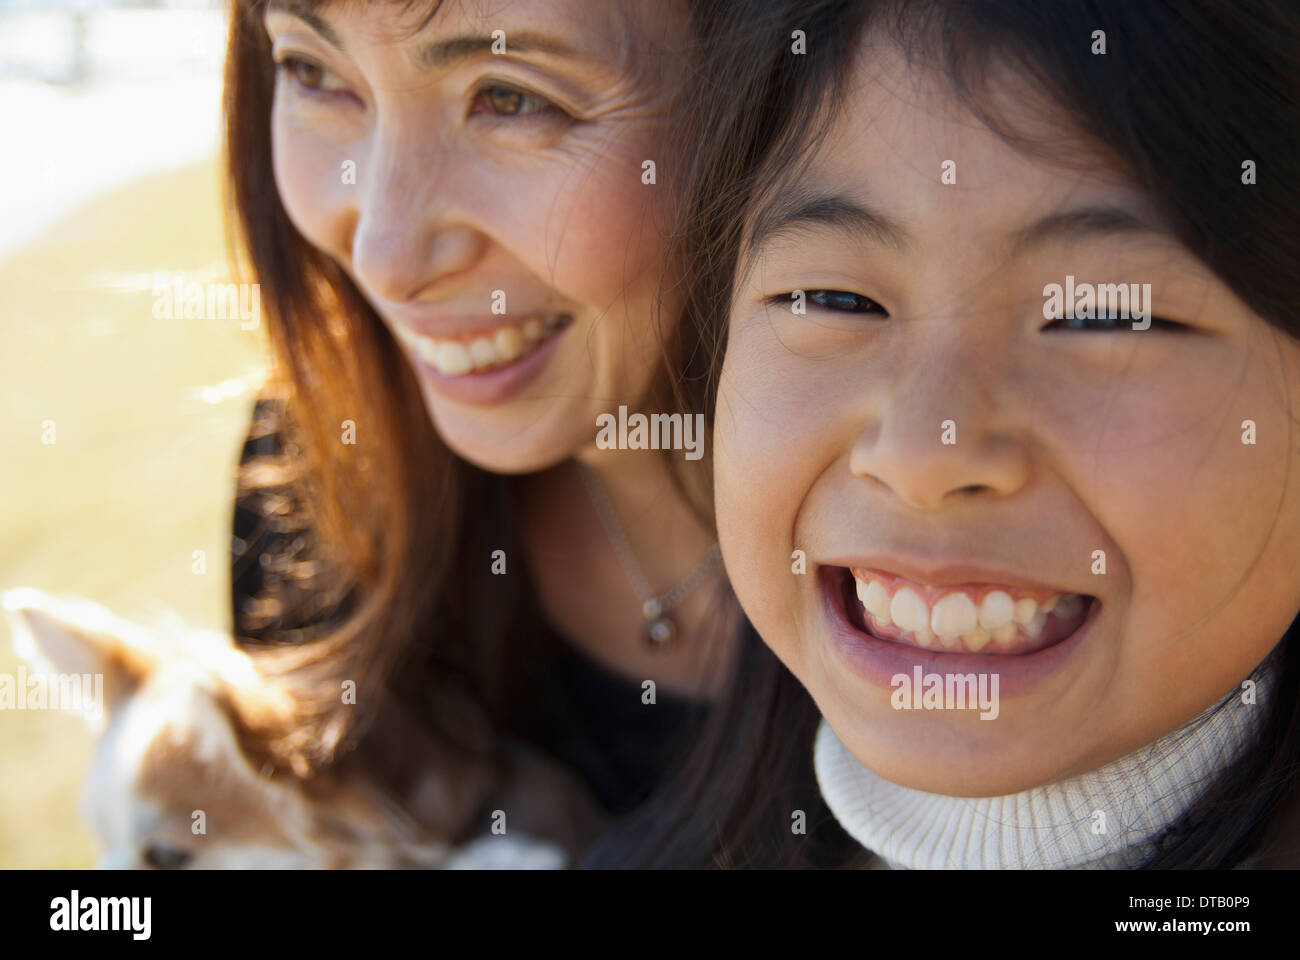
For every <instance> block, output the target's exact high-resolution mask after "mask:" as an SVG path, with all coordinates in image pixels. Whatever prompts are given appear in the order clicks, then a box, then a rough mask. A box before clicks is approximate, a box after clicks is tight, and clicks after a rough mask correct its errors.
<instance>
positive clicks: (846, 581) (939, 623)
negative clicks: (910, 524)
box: [824, 567, 1096, 656]
mask: <svg viewBox="0 0 1300 960" xmlns="http://www.w3.org/2000/svg"><path fill="white" fill-rule="evenodd" d="M824 569H826V570H829V571H831V572H832V574H833V576H835V577H836V578H837V595H838V596H839V598H840V600H841V601H842V602H843V604H844V614H845V616H846V618H847V619H848V621H849V623H851V624H852V625H853V626H854V627H856V628H857V629H858V630H861V631H862V632H863V633H866V634H869V635H870V636H873V637H875V638H877V639H879V640H885V641H888V642H890V643H901V644H906V645H908V646H913V647H920V648H922V649H927V650H934V651H936V652H940V651H944V650H949V651H952V652H953V653H985V654H1001V655H1006V656H1015V655H1018V654H1029V653H1035V652H1037V651H1039V650H1044V649H1046V648H1047V647H1051V646H1054V645H1055V644H1057V643H1060V642H1061V641H1062V640H1064V639H1065V638H1066V637H1068V636H1070V635H1071V634H1072V633H1074V632H1075V631H1076V630H1078V629H1079V627H1080V626H1082V625H1083V623H1084V621H1085V620H1087V619H1088V614H1089V611H1090V609H1091V606H1092V603H1093V601H1094V600H1095V599H1096V598H1094V597H1091V596H1088V595H1087V594H1081V593H1048V592H1045V591H1041V590H1026V589H1023V588H1019V587H1012V586H1004V585H999V584H991V583H969V584H961V585H958V586H949V587H935V586H929V585H926V584H921V583H917V582H915V581H912V580H907V579H905V578H903V577H899V576H895V575H893V574H889V573H885V572H884V571H880V570H869V569H862V568H856V567H855V568H849V567H828V568H824Z"/></svg>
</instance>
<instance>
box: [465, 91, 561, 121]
mask: <svg viewBox="0 0 1300 960" xmlns="http://www.w3.org/2000/svg"><path fill="white" fill-rule="evenodd" d="M470 113H472V114H473V113H488V114H492V115H493V116H497V117H529V116H537V115H540V114H546V113H554V114H555V115H557V116H559V115H564V116H567V114H565V112H564V111H563V110H561V109H560V108H559V107H557V106H556V105H555V104H553V103H551V101H549V100H547V99H545V98H544V97H539V96H538V95H537V94H535V93H528V92H527V91H525V90H518V89H516V88H515V87H507V86H504V85H502V84H493V85H492V86H490V87H484V88H483V89H482V90H480V91H479V92H478V93H477V94H475V96H474V103H473V105H472V106H471V108H470Z"/></svg>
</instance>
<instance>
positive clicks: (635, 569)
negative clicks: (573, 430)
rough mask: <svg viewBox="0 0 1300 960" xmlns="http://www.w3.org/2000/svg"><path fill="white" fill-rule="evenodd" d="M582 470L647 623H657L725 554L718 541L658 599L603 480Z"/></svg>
mask: <svg viewBox="0 0 1300 960" xmlns="http://www.w3.org/2000/svg"><path fill="white" fill-rule="evenodd" d="M578 470H579V472H580V473H581V474H582V481H583V483H584V484H585V485H586V487H587V494H588V496H590V497H591V503H592V506H594V507H595V508H596V515H597V516H598V517H599V518H600V525H601V526H602V527H604V528H605V535H606V536H607V537H609V541H610V544H611V545H612V546H613V547H614V552H615V553H617V554H618V559H619V563H621V564H622V565H623V572H624V573H626V574H627V578H628V579H629V580H631V581H632V587H633V589H635V590H636V593H637V596H638V597H640V598H641V614H642V616H644V617H645V618H646V620H656V619H658V618H660V617H662V616H663V615H664V614H665V613H667V612H668V611H669V610H671V609H672V608H673V607H674V606H676V605H677V603H678V602H679V601H680V600H681V599H682V598H683V597H685V596H686V595H687V594H688V593H690V592H691V590H693V589H694V588H695V586H696V585H697V584H698V583H699V582H700V580H701V579H703V577H704V575H705V574H707V573H708V572H709V571H710V570H711V569H713V567H715V566H717V564H718V563H719V561H721V559H722V551H721V549H719V547H718V544H717V542H716V541H715V542H714V544H713V546H711V547H709V550H708V552H707V553H706V554H705V555H704V556H703V557H702V558H701V559H700V561H699V562H698V563H696V564H695V566H694V567H693V568H691V571H690V572H689V573H688V574H686V576H684V577H682V579H680V580H678V581H677V582H676V583H675V584H673V585H672V586H671V587H669V588H668V590H666V591H665V592H664V593H661V594H658V595H656V594H655V592H654V591H653V590H651V589H650V583H649V581H647V580H646V578H645V574H644V573H643V572H642V570H641V564H639V563H637V559H636V555H635V554H634V553H633V552H632V545H631V544H630V543H629V542H628V539H627V534H625V533H624V532H623V526H622V524H620V523H619V522H618V515H617V514H615V513H614V507H613V505H612V504H611V503H610V502H609V497H608V496H607V495H606V494H605V488H604V486H603V485H602V484H601V482H600V478H599V477H598V476H596V471H594V470H592V469H590V468H588V467H586V466H583V465H582V464H579V465H578Z"/></svg>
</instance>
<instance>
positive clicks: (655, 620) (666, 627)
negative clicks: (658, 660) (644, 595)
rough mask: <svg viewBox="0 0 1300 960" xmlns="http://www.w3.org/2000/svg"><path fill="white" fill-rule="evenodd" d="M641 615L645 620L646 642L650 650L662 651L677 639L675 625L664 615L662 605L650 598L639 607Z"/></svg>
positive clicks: (655, 599)
mask: <svg viewBox="0 0 1300 960" xmlns="http://www.w3.org/2000/svg"><path fill="white" fill-rule="evenodd" d="M641 613H642V614H643V615H644V616H645V618H646V642H647V643H648V644H649V645H650V647H651V649H654V650H662V649H664V648H665V647H667V646H669V645H670V644H671V643H672V642H673V640H674V639H676V637H677V625H676V624H674V623H673V621H672V620H671V619H670V618H669V617H667V616H665V615H664V612H663V604H661V603H660V602H659V600H658V599H657V598H654V597H651V598H650V599H649V600H647V601H646V602H645V603H644V604H642V605H641Z"/></svg>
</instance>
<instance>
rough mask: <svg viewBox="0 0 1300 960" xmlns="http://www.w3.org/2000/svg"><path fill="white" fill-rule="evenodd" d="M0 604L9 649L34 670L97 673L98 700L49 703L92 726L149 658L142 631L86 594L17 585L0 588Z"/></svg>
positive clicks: (126, 690)
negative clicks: (83, 596) (0, 591)
mask: <svg viewBox="0 0 1300 960" xmlns="http://www.w3.org/2000/svg"><path fill="white" fill-rule="evenodd" d="M0 606H2V607H3V608H4V611H5V617H6V619H7V620H8V621H9V627H10V631H11V634H12V638H13V645H14V651H15V652H16V653H17V654H18V656H19V657H21V658H22V659H23V660H26V661H27V662H28V664H30V665H31V668H32V670H33V671H34V672H35V673H38V674H45V675H47V676H54V675H65V676H66V675H76V676H87V675H89V676H90V677H91V678H92V682H93V678H96V677H101V678H102V680H100V681H98V682H96V683H94V687H93V689H95V690H96V691H98V692H97V695H96V697H95V699H96V701H97V702H95V703H90V704H82V703H78V704H77V705H73V706H69V705H68V704H51V705H52V706H63V707H64V708H66V709H70V710H72V712H77V713H82V714H85V715H86V719H87V720H88V721H89V722H90V723H91V724H92V726H96V725H97V723H98V721H99V720H100V719H101V718H102V715H103V714H105V713H110V712H111V711H112V708H113V705H114V704H115V703H116V702H118V701H120V699H121V698H122V697H123V696H125V695H127V694H128V693H129V692H130V691H131V690H132V689H134V687H135V686H136V684H137V683H138V682H139V681H140V679H141V677H142V676H143V675H144V673H145V671H146V670H147V669H148V668H149V666H150V664H151V661H152V651H150V650H149V649H148V645H147V644H146V643H144V642H142V637H143V634H142V632H141V631H139V630H138V629H137V628H135V627H133V625H131V624H129V623H127V622H126V621H123V620H121V619H119V618H118V617H116V616H114V615H113V614H112V613H111V612H110V611H108V610H107V609H105V608H104V607H101V606H99V605H98V604H96V603H92V602H91V601H89V600H85V599H81V598H66V597H56V596H53V595H52V594H48V593H44V592H43V591H40V590H35V589H32V588H30V587H22V588H19V589H15V590H9V591H6V592H5V593H4V594H0ZM55 686H62V685H59V684H56V685H55ZM53 688H54V687H51V689H53ZM19 695H22V694H21V691H20V692H19Z"/></svg>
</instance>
